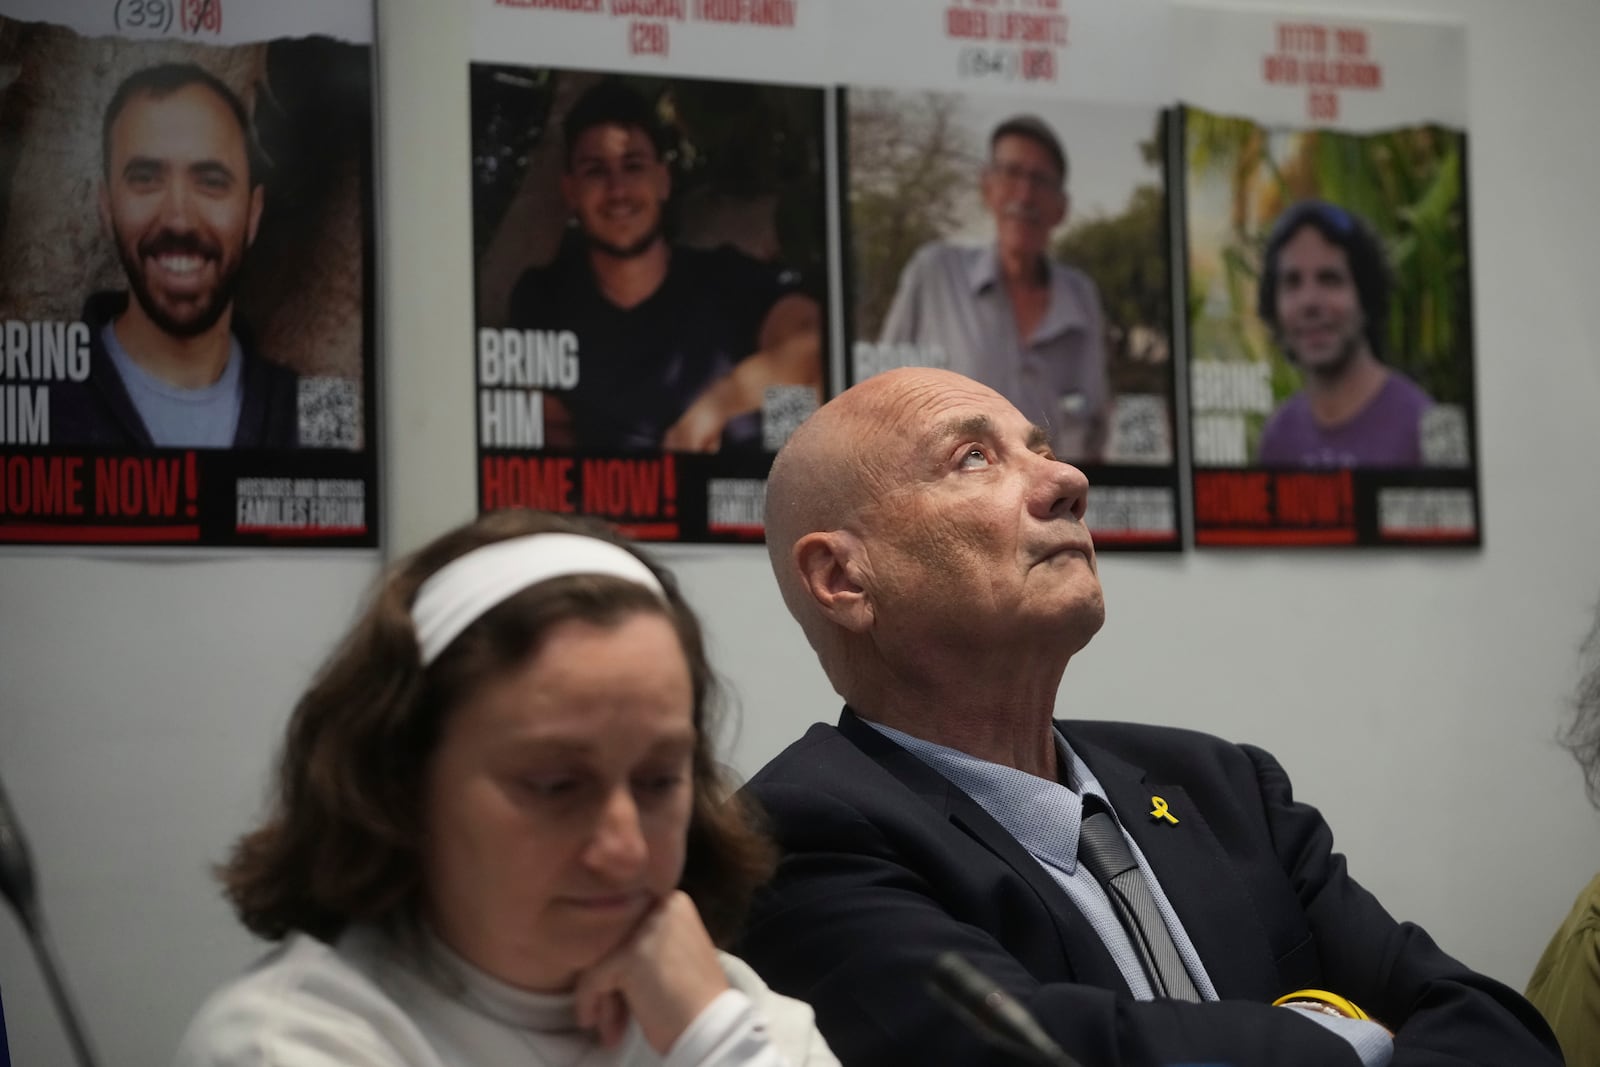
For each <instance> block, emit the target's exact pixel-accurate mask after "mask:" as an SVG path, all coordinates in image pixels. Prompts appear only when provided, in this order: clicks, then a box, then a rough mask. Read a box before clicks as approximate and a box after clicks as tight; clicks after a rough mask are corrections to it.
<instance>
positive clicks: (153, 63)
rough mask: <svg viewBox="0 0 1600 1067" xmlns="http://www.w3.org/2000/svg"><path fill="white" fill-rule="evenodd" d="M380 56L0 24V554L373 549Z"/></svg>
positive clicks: (241, 12) (154, 20) (221, 15)
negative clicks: (68, 548) (70, 549)
mask: <svg viewBox="0 0 1600 1067" xmlns="http://www.w3.org/2000/svg"><path fill="white" fill-rule="evenodd" d="M371 37H372V14H371V5H370V3H364V2H358V0H337V2H313V0H297V2H291V3H279V4H274V5H271V6H270V8H267V7H265V6H263V5H257V4H248V5H247V4H245V3H243V2H241V0H173V2H168V0H140V2H137V3H136V2H132V0H122V2H117V3H113V2H107V0H102V2H95V3H90V2H88V0H69V2H61V0H50V2H46V0H0V143H3V144H4V145H5V151H4V152H0V543H12V544H16V543H30V544H68V543H70V544H119V545H129V544H140V545H206V546H247V545H262V546H265V545H296V546H306V545H312V546H318V547H326V546H370V545H373V544H375V543H376V538H377V530H376V527H375V522H374V521H373V517H374V516H375V515H376V503H377V502H376V492H375V488H376V486H375V469H376V458H375V455H374V453H373V449H372V443H373V442H374V440H375V433H374V432H373V428H374V426H375V421H374V415H375V413H374V411H373V404H372V400H373V389H372V383H373V373H372V369H373V368H372V363H373V345H372V330H371V303H372V300H371V293H372V285H371V277H372V270H371V263H372V256H371V247H370V246H371V228H372V227H371V204H372V197H371V188H372V177H371V171H372V168H371V147H370V146H371V124H372V107H371V89H370V83H371V64H370V54H369V53H370V44H371Z"/></svg>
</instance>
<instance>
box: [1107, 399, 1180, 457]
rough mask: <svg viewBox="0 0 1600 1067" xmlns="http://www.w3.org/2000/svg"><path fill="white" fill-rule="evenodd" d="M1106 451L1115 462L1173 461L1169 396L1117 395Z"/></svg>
mask: <svg viewBox="0 0 1600 1067" xmlns="http://www.w3.org/2000/svg"><path fill="white" fill-rule="evenodd" d="M1106 451H1107V458H1108V459H1109V460H1111V462H1113V463H1148V464H1160V463H1171V462H1172V439H1171V435H1170V434H1169V433H1168V432H1167V402H1166V398H1164V397H1161V396H1156V395H1153V394H1146V393H1131V394H1126V395H1123V396H1119V397H1117V399H1116V406H1115V407H1114V409H1113V415H1112V419H1111V441H1110V443H1109V444H1108V446H1107V449H1106Z"/></svg>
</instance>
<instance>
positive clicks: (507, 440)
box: [471, 4, 829, 541]
mask: <svg viewBox="0 0 1600 1067" xmlns="http://www.w3.org/2000/svg"><path fill="white" fill-rule="evenodd" d="M769 6H771V5H769ZM656 7H661V8H662V10H661V11H658V12H656V14H657V15H658V16H659V17H658V18H651V19H645V20H643V22H640V21H639V20H637V19H636V20H634V21H633V22H629V21H628V20H621V19H613V18H612V17H611V16H609V15H607V14H606V13H605V12H596V13H593V14H590V13H585V12H577V11H566V12H550V11H515V12H511V13H510V14H511V15H512V16H513V17H510V18H507V17H506V14H507V13H506V12H504V11H501V12H491V13H490V15H486V16H485V19H487V20H489V21H493V22H495V23H496V24H497V25H498V26H499V27H500V29H501V33H497V34H495V35H494V36H495V38H496V42H495V43H493V44H488V45H485V44H483V43H480V45H479V46H478V48H477V54H478V55H479V56H480V57H481V56H483V55H484V54H485V53H486V52H487V53H489V54H490V56H491V57H493V56H500V55H503V54H504V52H505V51H511V52H514V53H517V54H520V55H537V54H538V53H539V47H542V48H543V49H544V51H546V52H550V51H551V47H550V45H551V41H552V40H553V39H554V37H555V35H556V33H557V31H556V28H555V27H556V26H558V25H566V24H570V25H571V27H572V28H571V33H572V38H571V39H572V40H576V41H578V42H579V44H578V45H577V46H575V47H574V48H568V47H566V46H565V44H566V39H563V40H564V46H563V48H562V53H563V56H564V58H568V59H570V58H573V57H574V53H576V55H577V57H578V58H582V57H584V56H587V57H588V58H590V59H591V60H594V61H597V62H599V63H604V64H606V65H597V66H593V67H577V68H574V67H569V66H564V65H563V66H529V65H525V64H524V63H512V62H503V61H491V60H484V61H480V62H475V63H474V64H473V66H472V72H471V77H472V84H471V94H472V140H473V146H472V151H473V158H472V166H473V213H474V230H475V232H474V238H475V252H476V260H477V322H478V329H477V336H476V347H475V351H474V353H473V355H474V367H475V374H476V382H477V432H478V452H479V462H478V485H479V503H480V507H481V509H482V510H486V511H487V510H493V509H496V508H503V507H540V508H546V509H549V510H554V511H563V512H571V513H577V514H585V515H592V516H597V517H600V518H603V519H606V520H608V521H610V522H612V523H614V524H616V525H617V526H618V527H619V528H621V529H622V530H624V531H625V532H627V533H629V534H630V535H632V536H634V537H637V538H641V539H645V540H663V541H747V540H760V539H761V537H762V536H763V526H762V510H763V505H764V492H765V478H766V474H767V471H768V469H769V468H770V466H771V463H772V457H773V455H774V454H775V453H776V452H777V450H778V448H779V447H781V445H782V444H783V442H784V441H785V440H786V439H787V437H788V434H789V433H790V431H792V430H793V428H794V427H795V426H796V425H798V424H799V422H800V421H801V420H802V419H804V417H805V416H806V415H808V414H809V413H810V412H811V411H813V410H815V408H816V406H817V405H818V404H819V403H820V402H821V400H822V399H823V397H824V396H825V395H826V394H827V390H828V385H829V382H828V375H827V365H828V355H827V335H828V319H827V303H828V302H827V247H826V233H827V208H826V199H825V196H826V189H825V184H826V183H825V160H824V153H825V141H826V138H825V134H824V101H823V92H822V90H820V89H817V88H812V87H808V86H804V85H794V84H777V83H773V82H772V81H770V80H762V81H750V80H710V79H707V78H705V77H684V76H681V75H679V74H676V73H674V72H673V71H672V69H671V68H672V66H673V64H672V63H671V62H670V56H671V55H672V54H673V51H674V50H675V49H680V48H681V50H682V51H683V52H685V53H690V54H692V53H693V51H694V45H693V44H692V42H695V41H697V40H698V41H703V40H704V38H705V37H706V36H707V35H711V36H713V37H715V36H722V35H726V34H729V33H733V34H735V35H738V36H736V39H738V40H744V39H745V37H744V36H743V35H748V38H749V39H750V40H751V41H752V42H754V43H755V46H760V45H761V44H762V43H763V42H764V43H765V44H766V45H767V46H768V47H780V48H781V47H782V46H783V44H784V42H786V41H788V40H790V37H791V36H792V35H794V34H797V33H799V29H798V26H797V23H796V19H797V17H798V12H797V10H796V8H795V5H789V6H788V7H785V8H783V9H782V10H778V9H777V8H773V10H771V11H767V12H766V14H767V15H770V16H771V18H770V20H769V21H767V22H754V21H745V22H734V23H731V24H730V23H727V22H725V21H719V20H717V19H714V18H711V17H710V16H711V14H714V13H715V12H716V11H717V10H720V9H718V7H717V5H714V4H713V5H704V4H702V5H698V6H697V7H695V8H694V15H693V16H691V14H690V13H689V10H688V9H687V8H685V9H683V10H682V12H680V13H681V14H682V18H681V19H675V18H673V17H672V11H669V10H667V9H669V8H672V5H665V6H664V7H663V6H662V5H656ZM735 8H736V9H737V10H740V11H746V13H747V14H749V11H747V10H746V9H745V8H738V6H737V5H735ZM652 10H653V11H654V10H655V8H652ZM673 10H676V9H673ZM733 10H734V9H730V11H733ZM764 10H765V9H764ZM735 13H737V12H735ZM491 15H492V16H493V17H492V18H490V16H491ZM635 23H638V24H639V25H644V26H646V27H649V26H659V27H661V32H664V33H665V34H666V41H667V44H666V47H667V49H668V52H667V53H666V57H668V58H664V57H663V54H662V53H659V52H655V53H650V54H648V55H646V56H645V57H644V58H642V59H641V58H639V57H638V56H635V55H634V54H633V52H632V50H633V48H634V44H633V43H632V42H634V41H635V40H636V38H637V35H638V34H639V33H641V32H643V31H640V30H639V29H637V28H636V27H635ZM594 28H598V31H599V32H598V33H597V34H596V35H594V36H593V38H592V40H591V39H590V38H588V37H586V36H585V31H586V30H590V29H594ZM479 29H480V31H481V30H482V25H480V26H479ZM648 32H649V33H654V32H656V31H655V30H649V31H648ZM505 33H509V34H511V35H512V37H511V38H510V39H509V40H507V39H505V38H504V36H503V34H505ZM647 35H648V34H647ZM479 40H480V42H482V41H483V35H482V33H481V32H480V34H479ZM586 40H590V45H589V50H588V51H587V52H585V50H584V45H583V42H584V41H586ZM519 46H525V47H519ZM722 66H724V67H725V66H726V64H723V65H722ZM642 67H649V68H653V69H650V70H648V71H644V70H641V69H640V68H642ZM708 72H709V73H721V70H719V69H718V68H717V67H712V68H710V69H709V70H708Z"/></svg>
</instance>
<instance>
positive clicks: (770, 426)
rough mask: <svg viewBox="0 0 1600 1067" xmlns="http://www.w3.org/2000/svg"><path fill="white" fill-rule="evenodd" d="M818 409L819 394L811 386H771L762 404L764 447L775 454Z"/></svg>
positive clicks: (762, 445)
mask: <svg viewBox="0 0 1600 1067" xmlns="http://www.w3.org/2000/svg"><path fill="white" fill-rule="evenodd" d="M815 410H817V391H816V390H815V389H813V388H812V387H811V386H809V385H770V386H768V387H767V391H766V394H765V395H764V396H763V398H762V401H761V447H762V448H765V449H766V450H767V451H768V452H776V451H777V450H778V449H780V448H782V447H783V443H784V442H785V441H787V440H788V439H789V435H790V434H792V433H794V431H795V428H796V427H797V426H799V425H800V424H801V423H802V422H805V421H806V416H808V415H810V414H811V413H812V412H813V411H815Z"/></svg>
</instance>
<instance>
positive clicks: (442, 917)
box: [177, 512, 837, 1067]
mask: <svg viewBox="0 0 1600 1067" xmlns="http://www.w3.org/2000/svg"><path fill="white" fill-rule="evenodd" d="M713 690H714V683H713V678H712V674H711V669H710V665H709V664H708V663H707V661H706V656H705V651H704V648H703V645H702V641H701V636H700V628H699V624H698V623H697V621H696V620H695V617H694V614H693V613H692V612H691V611H690V610H689V607H688V605H687V604H686V603H685V602H684V600H683V598H682V597H681V596H680V595H679V593H678V590H677V587H676V585H675V584H674V583H673V581H672V579H671V577H670V576H669V575H667V574H666V573H665V572H664V571H662V570H660V569H658V568H657V567H655V566H654V565H653V564H651V563H650V562H649V561H647V560H645V559H644V558H643V557H642V556H641V555H639V554H638V553H637V552H636V551H634V550H633V549H632V548H630V547H628V546H627V545H625V544H623V543H622V542H621V541H619V540H617V539H616V538H614V537H613V536H612V535H610V534H609V533H607V532H605V531H603V530H601V529H599V528H597V527H594V526H589V525H583V524H580V523H578V522H575V521H572V520H567V519H562V518H558V517H556V516H551V515H544V514H539V513H534V512H500V513H496V514H493V515H489V516H486V517H484V518H481V519H479V520H478V521H476V522H474V523H472V524H470V525H468V526H465V527H463V528H461V529H458V530H456V531H453V532H451V533H449V534H446V535H445V536H443V537H441V538H440V539H438V540H437V541H435V542H433V543H432V544H430V545H428V546H427V547H425V548H423V549H422V550H421V551H419V552H417V553H416V554H415V555H413V556H412V557H410V558H409V559H407V560H405V561H403V562H402V563H400V564H399V565H398V566H397V567H395V568H394V569H393V570H392V571H390V572H389V573H388V574H387V575H386V577H385V578H384V579H383V581H382V582H381V584H380V586H379V588H378V590H377V593H376V596H375V598H374V600H373V602H372V603H371V604H370V606H369V607H368V608H367V610H366V611H365V613H364V614H363V615H362V616H361V618H360V620H359V621H358V622H357V623H356V625H355V628H354V630H353V631H352V632H351V633H350V634H349V636H348V637H347V638H346V639H345V641H344V643H343V644H342V645H341V646H340V648H339V649H338V650H337V651H336V652H335V653H334V655H333V657H332V659H330V660H329V661H328V663H327V664H326V665H325V666H324V667H323V669H322V671H321V673H320V674H319V675H318V676H317V678H316V679H315V680H314V682H313V683H312V685H311V688H310V690H309V691H308V692H307V693H306V694H305V696H304V697H302V698H301V700H300V703H299V705H298V706H297V707H296V709H295V712H294V716H293V719H292V720H291V722H290V724H289V731H288V737H287V739H286V742H285V747H284V750H283V753H282V756H281V762H280V767H279V771H278V780H277V786H276V792H275V796H274V802H273V806H272V808H271V811H270V812H269V814H268V816H267V818H266V821H265V822H264V824H263V825H262V826H261V827H260V828H258V829H256V830H255V831H253V832H251V833H249V834H247V835H246V836H245V837H244V838H242V839H241V840H240V841H239V843H238V845H237V846H236V848H235V850H234V853H233V856H232V858H231V859H230V860H229V862H228V863H227V864H226V865H224V867H223V868H222V870H221V877H222V880H223V883H224V885H225V886H226V890H227V893H228V896H229V897H230V898H231V899H232V901H233V904H234V907H235V908H236V909H237V911H238V913H239V917H240V919H241V920H242V921H243V922H244V924H245V925H246V926H247V927H249V928H250V929H251V930H252V931H254V932H255V933H256V934H259V935H260V936H262V937H265V938H268V939H271V940H275V941H280V942H282V943H281V944H280V945H279V946H278V947H277V948H276V949H275V950H274V951H273V952H271V953H270V954H269V955H267V956H266V957H265V958H264V959H263V960H262V961H260V962H259V963H258V964H256V965H255V967H254V968H252V969H251V970H250V971H249V972H247V973H246V974H245V975H244V976H243V977H242V978H239V979H237V980H235V981H234V982H232V983H231V984H229V985H227V986H225V987H223V988H222V989H221V990H219V991H218V992H217V993H215V994H213V996H212V997H211V999H210V1000H209V1001H208V1002H207V1003H206V1005H205V1006H204V1007H203V1008H202V1009H201V1011H200V1013H199V1014H198V1015H197V1017H196V1018H195V1020H194V1022H193V1023H191V1025H190V1028H189V1032H188V1033H187V1035H186V1036H185V1037H184V1040H183V1042H182V1045H181V1047H180V1049H179V1052H178V1056H177V1063H178V1064H179V1065H180V1067H242V1065H252V1067H254V1065H261V1067H267V1065H271V1067H335V1065H337V1067H357V1065H359V1067H398V1065H405V1067H447V1065H448V1067H500V1065H503V1064H504V1065H510V1064H518V1065H548V1067H575V1065H578V1064H582V1065H584V1067H599V1065H608V1064H656V1063H664V1064H667V1065H669V1067H702V1065H703V1067H713V1065H715V1067H723V1065H727V1067H732V1065H768V1064H774V1065H775V1064H790V1065H793V1067H800V1065H831V1064H835V1063H836V1062H837V1061H836V1060H835V1059H834V1057H833V1056H832V1054H831V1053H830V1052H829V1051H828V1048H827V1045H826V1044H825V1043H824V1042H823V1039H822V1038H821V1036H820V1035H819V1034H818V1033H817V1031H816V1027H815V1025H814V1022H813V1019H812V1014H811V1010H810V1009H809V1008H808V1007H807V1006H806V1005H804V1004H802V1003H800V1002H798V1001H794V1000H790V999H788V998H785V997H781V996H779V995H777V994H775V993H773V992H772V991H771V990H769V989H767V988H766V986H765V985H763V984H762V982H761V980H760V979H759V978H757V977H756V975H755V973H754V972H753V971H751V970H750V969H749V967H747V966H746V965H744V964H743V963H741V962H740V961H739V960H737V959H735V958H733V957H731V956H728V955H726V954H722V953H719V952H718V951H717V950H716V948H715V947H714V945H715V943H716V942H718V941H722V940H724V939H726V938H727V937H728V936H730V935H731V934H732V933H733V932H734V928H735V927H736V926H737V924H738V922H739V921H740V919H741V917H742V915H743V911H744V907H745V904H746V903H747V901H748V900H749V897H750V894H751V892H752V891H753V890H754V888H755V886H756V885H757V884H758V883H759V882H760V881H761V880H762V879H763V878H764V877H765V876H766V875H767V874H768V873H769V872H770V869H771V864H772V860H773V857H772V852H771V849H770V846H769V845H768V844H767V843H766V841H765V840H764V839H763V838H762V837H761V836H759V835H758V834H757V833H756V832H755V831H754V830H753V829H752V828H751V826H750V824H749V822H748V821H747V816H746V814H745V812H744V811H743V809H742V808H741V807H740V806H739V805H738V802H737V801H736V800H734V799H730V798H728V797H727V795H726V790H725V789H724V788H723V787H722V785H721V783H720V782H719V780H718V774H717V770H716V764H715V762H714V761H713V758H712V751H711V736H712V725H713V724H712V722H711V721H710V716H711V706H712V704H713V696H714V693H713Z"/></svg>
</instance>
